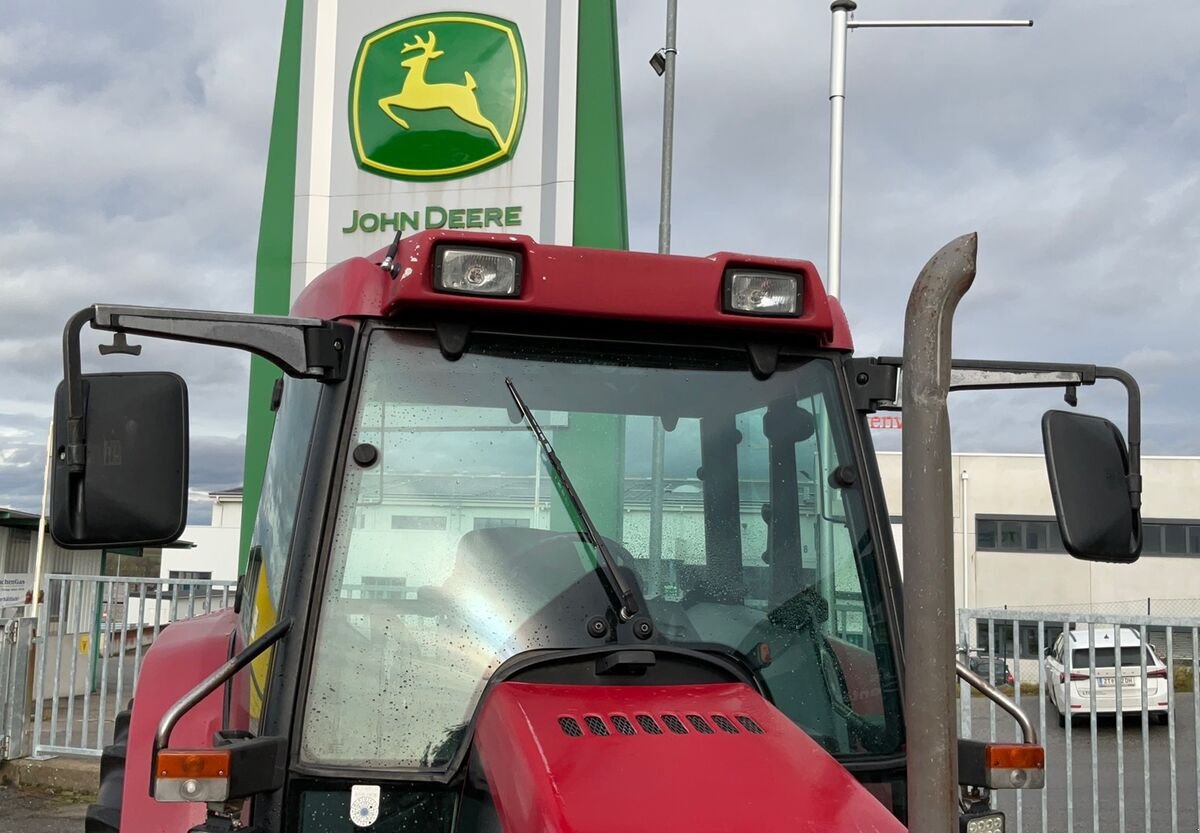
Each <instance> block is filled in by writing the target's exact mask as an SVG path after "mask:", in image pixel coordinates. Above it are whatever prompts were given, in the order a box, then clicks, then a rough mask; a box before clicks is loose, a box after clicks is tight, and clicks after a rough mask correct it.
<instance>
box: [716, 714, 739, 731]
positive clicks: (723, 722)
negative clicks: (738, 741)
mask: <svg viewBox="0 0 1200 833" xmlns="http://www.w3.org/2000/svg"><path fill="white" fill-rule="evenodd" d="M712 721H713V723H716V724H717V728H718V729H720V730H721V731H722V732H725V733H726V734H729V735H736V734H737V733H738V729H737V726H734V725H733V721H732V720H730V719H729V718H728V717H726V716H725V715H723V714H714V715H713V716H712Z"/></svg>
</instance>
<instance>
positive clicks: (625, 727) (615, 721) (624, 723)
mask: <svg viewBox="0 0 1200 833" xmlns="http://www.w3.org/2000/svg"><path fill="white" fill-rule="evenodd" d="M608 719H609V720H611V721H612V725H613V728H614V729H616V730H617V731H618V732H620V733H621V734H622V735H632V734H635V733H636V730H635V729H634V728H633V724H632V723H630V722H629V718H628V717H626V716H625V715H623V714H610V715H609V716H608Z"/></svg>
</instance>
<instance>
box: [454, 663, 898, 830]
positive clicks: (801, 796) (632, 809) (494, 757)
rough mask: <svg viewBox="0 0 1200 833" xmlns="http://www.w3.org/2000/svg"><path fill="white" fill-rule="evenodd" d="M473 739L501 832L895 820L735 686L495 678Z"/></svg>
mask: <svg viewBox="0 0 1200 833" xmlns="http://www.w3.org/2000/svg"><path fill="white" fill-rule="evenodd" d="M651 720H652V721H653V722H652V723H650V722H648V721H651ZM672 725H674V726H675V727H676V731H672V729H671V726H672ZM680 728H683V729H685V730H686V734H678V733H676V732H677V731H678V730H679V729H680ZM647 729H650V731H647ZM655 730H657V732H656V731H655ZM475 743H476V746H477V748H478V750H479V755H480V758H481V761H482V764H483V770H484V775H485V776H486V778H487V781H488V786H489V789H490V790H491V794H492V798H493V800H494V801H495V804H496V810H497V812H498V813H499V816H500V821H501V824H502V825H503V829H504V830H505V831H507V833H535V831H536V832H537V833H543V831H544V833H618V832H619V833H640V831H645V833H673V831H680V833H738V831H745V833H759V831H778V833H783V831H814V833H815V831H821V832H822V833H841V832H842V831H846V832H847V833H849V831H855V833H865V831H903V830H904V827H903V825H901V824H900V822H898V821H897V820H896V818H895V816H893V815H892V814H891V813H890V812H889V811H888V810H887V809H886V808H885V807H884V806H883V805H882V804H880V803H879V802H878V801H877V800H876V799H875V798H874V797H873V796H872V795H871V794H870V793H868V792H867V791H866V789H864V788H863V786H862V785H861V784H859V783H858V781H856V780H855V779H854V777H853V776H851V775H850V773H848V772H847V771H846V770H845V769H843V768H842V767H841V766H840V765H839V764H838V763H837V761H835V760H834V759H833V758H832V757H831V756H830V755H829V754H828V753H827V752H825V750H824V749H822V748H821V747H820V746H819V745H817V743H816V742H814V741H813V740H812V739H811V738H809V737H808V735H806V734H804V732H802V731H801V730H800V729H799V728H797V727H796V725H795V724H794V723H792V722H791V721H790V720H789V719H788V718H787V717H786V716H784V714H783V713H782V712H780V711H779V710H778V709H776V708H775V707H774V706H772V705H771V704H769V703H768V702H766V701H765V700H764V699H763V698H762V697H760V696H759V695H758V694H756V693H755V692H754V691H753V690H752V689H751V688H749V687H748V686H745V685H741V684H720V685H696V686H582V685H580V686H575V685H538V684H530V683H502V684H500V685H498V686H496V687H495V689H493V690H492V692H491V693H490V695H489V696H488V698H487V701H486V703H485V704H484V707H483V710H482V712H481V714H480V717H479V722H478V725H477V728H476V733H475Z"/></svg>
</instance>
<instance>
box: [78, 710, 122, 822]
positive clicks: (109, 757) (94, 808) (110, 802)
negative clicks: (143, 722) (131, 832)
mask: <svg viewBox="0 0 1200 833" xmlns="http://www.w3.org/2000/svg"><path fill="white" fill-rule="evenodd" d="M132 708H133V701H132V700H130V701H129V708H128V709H126V710H125V711H123V712H118V713H117V717H116V720H115V721H114V723H113V742H112V744H111V745H110V746H106V747H104V752H103V753H102V754H101V756H100V791H99V793H98V794H97V796H96V803H95V804H89V805H88V808H87V814H86V815H85V816H84V822H83V829H84V832H85V833H120V830H121V797H122V794H123V793H124V792H125V750H126V746H127V744H128V743H129V719H130V716H131V711H130V710H131V709H132Z"/></svg>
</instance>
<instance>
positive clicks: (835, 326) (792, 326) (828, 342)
mask: <svg viewBox="0 0 1200 833" xmlns="http://www.w3.org/2000/svg"><path fill="white" fill-rule="evenodd" d="M438 244H460V245H466V246H470V245H476V246H490V247H494V248H504V249H509V250H511V251H516V252H520V253H521V254H522V277H521V286H522V290H521V297H520V298H508V299H496V298H484V297H473V296H465V295H447V294H445V293H438V292H434V291H433V252H434V249H435V247H436V246H437V245H438ZM384 253H385V250H380V251H378V252H376V253H375V254H374V255H372V256H371V257H370V258H351V259H350V260H347V261H345V262H343V263H340V264H338V265H336V266H334V267H332V268H331V269H329V270H328V271H326V272H325V273H324V274H322V275H321V276H319V277H318V278H317V279H316V280H314V281H313V282H312V283H311V284H309V285H308V286H307V287H306V288H305V289H304V291H303V292H302V293H301V294H300V297H299V298H298V299H297V300H296V304H295V306H294V307H293V310H292V312H293V314H295V315H299V316H307V317H314V318H326V319H336V318H347V317H369V318H376V317H389V316H394V315H398V314H402V313H404V312H407V311H415V310H430V309H441V310H451V311H458V312H464V311H468V310H470V311H477V312H486V313H489V314H496V315H505V314H520V315H526V316H528V315H554V316H562V317H571V318H605V319H613V320H616V321H621V320H629V321H638V322H641V323H658V324H675V325H685V326H698V327H710V328H719V329H725V330H729V329H738V330H742V331H744V332H747V333H754V332H759V333H763V334H768V333H771V334H775V335H784V334H790V335H792V336H794V337H797V338H799V339H801V340H805V341H815V342H816V343H817V344H819V345H821V346H826V347H832V348H835V349H839V350H849V349H851V347H852V341H851V338H850V330H849V328H848V326H847V324H846V316H845V314H844V313H843V312H842V310H841V307H840V306H838V305H837V303H836V301H834V302H832V303H831V299H830V298H829V297H828V296H827V295H826V294H825V288H824V286H823V285H822V284H821V279H820V277H819V276H818V274H817V270H816V267H815V266H813V265H812V263H810V262H808V261H806V260H785V259H782V258H770V257H755V256H751V255H739V254H732V253H729V252H718V253H717V254H714V255H710V256H708V257H684V256H681V255H658V254H646V253H643V252H622V251H612V250H607V249H585V248H574V247H569V246H545V245H542V244H540V243H535V242H534V241H533V239H532V238H529V237H525V236H523V235H508V234H481V233H478V232H456V231H426V232H421V233H419V234H414V235H412V236H410V237H406V238H404V239H403V240H402V241H401V242H400V248H399V250H398V251H397V253H396V265H397V267H398V269H399V273H398V275H397V277H396V278H395V279H392V278H391V277H390V276H389V275H388V274H387V273H386V272H385V271H384V270H383V269H381V268H380V267H379V266H377V265H376V264H378V263H379V262H380V261H381V260H382V259H383V256H384ZM730 266H746V267H758V268H762V269H772V270H778V271H786V272H793V273H796V274H800V275H802V284H803V287H802V292H803V301H802V314H801V315H800V316H799V317H797V318H757V317H753V316H745V315H729V314H726V313H724V312H722V311H721V298H722V285H721V284H722V276H723V275H724V272H725V269H726V268H727V267H730Z"/></svg>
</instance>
